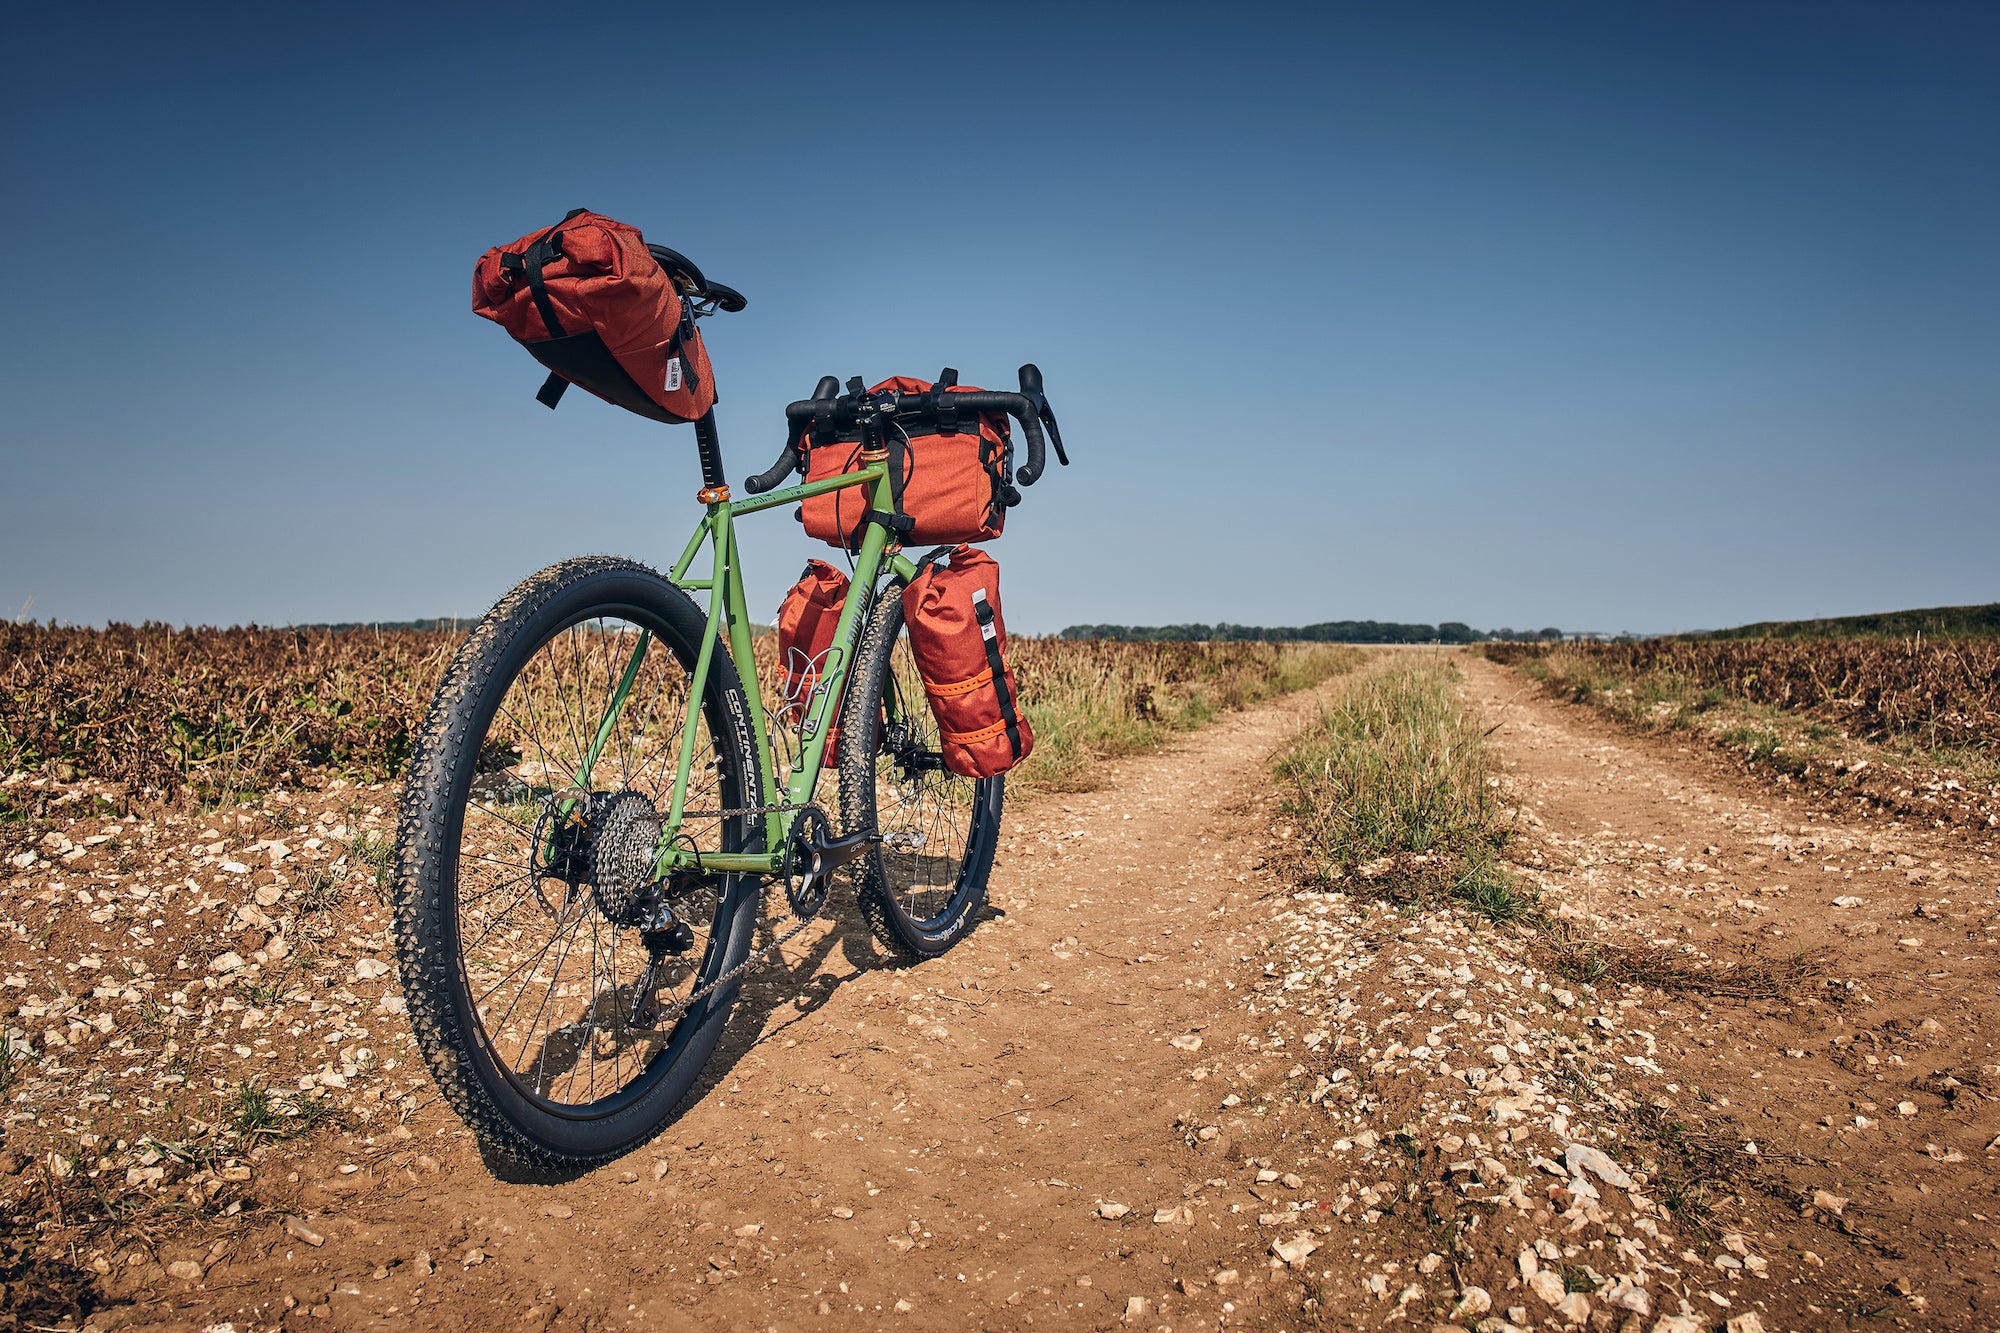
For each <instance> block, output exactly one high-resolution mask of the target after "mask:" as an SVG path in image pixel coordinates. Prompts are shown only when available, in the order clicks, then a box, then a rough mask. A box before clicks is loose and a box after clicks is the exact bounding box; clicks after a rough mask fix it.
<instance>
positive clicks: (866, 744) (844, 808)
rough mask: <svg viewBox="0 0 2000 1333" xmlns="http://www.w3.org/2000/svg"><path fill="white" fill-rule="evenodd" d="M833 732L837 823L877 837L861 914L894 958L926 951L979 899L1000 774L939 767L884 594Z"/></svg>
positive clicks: (917, 681)
mask: <svg viewBox="0 0 2000 1333" xmlns="http://www.w3.org/2000/svg"><path fill="white" fill-rule="evenodd" d="M841 729H842V734H841V757H840V811H841V821H842V823H843V825H844V826H845V827H846V828H847V829H849V830H856V829H864V828H873V829H874V830H876V831H877V832H878V833H880V834H881V835H882V841H881V842H880V843H879V844H876V845H875V846H873V847H871V848H869V850H868V852H867V853H866V854H865V855H864V856H863V857H862V858H861V859H860V860H859V861H857V862H856V863H855V879H856V886H857V889H858V891H859V896H860V901H861V910H862V914H863V915H864V916H866V917H867V918H868V925H869V927H870V928H871V929H872V930H873V931H874V932H875V937H876V938H877V939H879V940H881V941H882V943H883V945H884V946H885V947H886V948H887V949H888V950H889V951H890V952H891V953H892V954H895V955H896V956H897V957H899V958H902V959H905V960H908V961H916V960H919V959H924V958H935V957H937V956H938V955H939V954H941V953H943V952H944V951H945V950H947V949H949V948H951V946H952V945H954V944H956V943H958V942H959V941H960V940H962V939H964V938H965V937H966V935H968V934H969V933H971V930H972V926H973V922H974V920H975V918H976V917H977V915H978V911H979V908H980V907H981V906H982V905H983V904H984V903H985V901H986V881H987V878H988V877H989V876H990V875H991V874H992V872H993V852H994V848H995V846H996V845H997V844H998V843H999V840H1000V809H1001V804H1002V800H1003V798H1004V796H1005V792H1006V781H1007V780H1006V778H1005V777H992V778H978V779H974V778H966V777H961V776H959V775H958V774H956V773H953V772H952V771H950V770H949V769H947V768H946V767H945V766H944V763H943V760H942V758H941V756H940V751H939V746H938V730H937V721H936V719H935V718H933V717H932V716H931V711H930V704H929V701H928V700H927V699H926V698H925V696H924V686H923V680H922V678H921V677H920V676H919V675H918V674H917V665H916V662H915V660H914V659H913V658H912V657H911V656H910V647H909V639H908V636H906V635H905V634H904V633H903V601H902V598H900V597H897V596H895V595H893V592H892V594H891V595H888V596H885V597H883V598H882V599H881V600H880V601H879V602H878V603H877V604H876V606H875V607H874V608H873V610H872V611H871V612H870V614H869V617H868V624H867V627H866V630H865V633H864V637H863V639H862V646H861V651H860V655H859V656H858V657H857V659H856V660H855V664H854V677H853V683H852V684H851V685H850V686H849V687H848V695H847V705H846V708H845V710H844V712H843V717H842V721H841Z"/></svg>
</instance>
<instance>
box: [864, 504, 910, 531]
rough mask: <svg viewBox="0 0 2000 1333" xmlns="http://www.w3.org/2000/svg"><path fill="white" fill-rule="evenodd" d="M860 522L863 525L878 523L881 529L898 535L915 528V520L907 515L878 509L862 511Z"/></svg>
mask: <svg viewBox="0 0 2000 1333" xmlns="http://www.w3.org/2000/svg"><path fill="white" fill-rule="evenodd" d="M861 521H862V522H863V523H880V524H881V525H882V526H883V527H885V528H889V529H891V530H892V531H895V532H899V533H905V532H908V531H909V530H910V529H912V528H914V527H916V526H917V520H915V519H914V518H911V517H910V516H909V515H908V514H891V513H886V512H884V511H883V510H880V509H864V510H862V511H861Z"/></svg>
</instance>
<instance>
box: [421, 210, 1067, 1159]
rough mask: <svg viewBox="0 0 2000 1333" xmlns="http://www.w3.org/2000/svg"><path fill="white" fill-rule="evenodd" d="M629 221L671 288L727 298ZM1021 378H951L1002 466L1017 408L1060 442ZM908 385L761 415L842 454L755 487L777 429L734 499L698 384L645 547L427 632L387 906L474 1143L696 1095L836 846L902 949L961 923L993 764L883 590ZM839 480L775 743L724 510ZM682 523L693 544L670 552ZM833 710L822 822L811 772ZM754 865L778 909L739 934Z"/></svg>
mask: <svg viewBox="0 0 2000 1333" xmlns="http://www.w3.org/2000/svg"><path fill="white" fill-rule="evenodd" d="M650 248H651V249H652V251H653V253H654V255H655V257H656V258H659V259H660V261H661V263H662V265H663V266H664V267H666V269H667V271H668V272H669V274H670V275H671V276H672V277H673V279H674V281H675V282H676V284H677V285H678V286H679V287H680V289H681V290H682V291H683V293H684V294H685V295H686V296H687V297H688V299H689V301H690V303H691V305H692V309H693V311H694V313H695V314H696V315H697V316H698V317H704V318H705V317H707V316H708V315H711V314H714V313H715V312H716V311H717V310H718V309H720V310H724V311H734V310H740V309H742V308H743V306H744V304H745V303H744V300H743V298H742V296H741V295H740V294H739V293H737V292H735V291H733V290H731V289H729V288H727V287H724V286H722V285H721V284H719V283H711V282H709V281H708V280H707V279H706V278H705V277H704V276H703V275H702V274H701V272H700V270H699V269H697V268H695V266H694V265H693V264H692V263H690V262H688V261H687V260H686V259H685V258H684V257H682V256H680V255H677V254H675V253H674V252H672V251H670V250H666V249H665V248H664V247H658V246H655V247H650ZM1020 382H1021V392H1020V393H1018V394H1014V393H985V392H981V393H965V394H955V395H954V396H953V401H954V403H955V404H956V405H958V406H959V407H961V408H963V409H966V410H968V411H974V412H978V411H986V412H994V413H1000V412H1004V413H1006V414H1008V415H1011V416H1013V417H1014V418H1015V419H1016V420H1018V421H1019V422H1020V423H1021V425H1022V429H1023V434H1024V435H1025V438H1026V443H1027V450H1028V461H1027V462H1026V463H1025V464H1024V465H1023V466H1022V467H1021V468H1020V470H1019V472H1018V474H1016V475H1017V477H1018V480H1019V482H1020V483H1021V484H1022V485H1029V484H1032V483H1033V482H1034V481H1035V480H1036V479H1037V478H1038V477H1039V476H1040V475H1041V473H1042V471H1043V466H1044V461H1045V460H1044V444H1043V435H1042V426H1043V425H1044V424H1046V425H1047V426H1048V427H1049V429H1050V433H1051V435H1052V437H1053V438H1054V440H1055V444H1056V451H1057V455H1058V458H1059V459H1060V460H1061V461H1062V462H1064V463H1067V462H1068V458H1067V457H1066V456H1065V455H1064V454H1063V451H1062V442H1061V436H1060V434H1059V433H1057V432H1056V431H1055V422H1054V417H1053V415H1052V414H1051V413H1050V411H1049V408H1048V404H1047V400H1046V398H1044V397H1043V395H1042V391H1041V376H1040V373H1039V372H1038V371H1037V370H1036V369H1035V367H1033V366H1032V365H1030V366H1024V367H1022V368H1021V372H1020ZM916 397H919V396H912V395H896V394H884V395H870V394H868V393H866V392H865V391H863V390H862V388H861V382H860V381H859V380H855V381H852V382H851V383H850V385H849V389H848V392H847V393H844V394H843V393H840V392H839V385H838V383H837V381H835V380H833V379H832V378H831V377H828V378H827V379H824V380H822V381H821V382H820V386H819V388H818V390H817V391H816V392H815V394H814V396H813V397H812V398H811V399H808V400H805V401H802V402H798V403H793V404H791V405H790V406H789V407H787V409H786V417H787V421H788V423H792V425H793V428H794V430H796V429H797V423H800V422H802V421H804V420H806V419H808V418H814V417H817V419H818V420H820V421H823V422H825V421H831V422H834V423H836V424H838V425H839V426H841V427H843V428H845V429H849V430H858V431H859V432H860V436H861V460H860V461H861V462H862V463H863V464H864V465H863V466H862V467H860V468H859V470H857V471H853V472H849V473H846V474H844V475H841V476H838V477H834V478H831V479H827V480H822V481H818V482H808V483H806V484H803V485H796V486H791V487H789V488H786V489H778V487H779V486H780V484H781V483H782V482H784V481H785V479H786V478H787V477H788V476H789V475H790V474H791V473H792V472H793V471H794V470H803V464H802V462H801V457H802V453H801V452H800V451H795V450H794V447H793V444H792V442H791V440H790V439H788V441H787V446H786V452H785V453H784V454H782V455H781V456H780V458H779V460H778V462H777V463H775V464H773V466H772V467H771V468H769V469H767V470H766V471H765V472H763V473H761V474H759V475H757V476H755V477H752V478H749V479H748V480H747V481H746V482H745V489H746V490H747V491H748V492H749V493H750V495H751V496H753V497H756V498H751V499H743V500H733V499H732V498H731V495H730V489H729V485H728V483H727V480H726V477H725V473H724V471H723V465H722V455H721V448H720V444H719V441H718V436H717V431H716V424H715V416H714V412H713V410H711V411H709V412H708V413H707V415H705V416H703V417H701V418H700V419H699V420H697V421H695V422H694V427H695V442H696V447H697V451H698V455H699V458H700V464H701V477H702V487H701V490H700V491H699V492H698V493H697V499H698V501H699V502H700V503H701V504H702V505H703V506H704V514H703V517H702V519H701V521H700V523H699V524H698V525H697V526H696V529H695V531H694V533H693V535H692V536H691V537H690V538H689V539H688V542H687V545H686V548H685V549H684V550H683V552H682V553H681V556H680V558H679V559H678V560H677V561H676V562H675V564H674V566H673V568H672V570H671V571H670V572H669V573H668V574H666V575H664V576H663V575H661V574H659V573H657V572H655V571H654V570H652V569H649V568H647V567H646V566H644V565H641V564H638V563H636V562H633V561H629V560H623V559H617V558H612V557H582V558H578V559H573V560H566V561H563V562H561V563H559V564H556V565H553V566H551V567H549V568H548V569H545V570H543V571H541V572H540V573H538V574H536V575H534V576H532V577H531V578H529V579H527V580H526V581H525V582H523V583H521V584H520V585H518V586H517V587H515V588H514V589H513V590H512V591H511V592H509V593H508V594H507V595H506V596H505V597H503V598H501V599H500V601H499V602H498V603H496V604H495V605H494V607H493V609H492V610H491V611H489V612H488V613H487V615H486V616H485V618H484V619H482V620H481V621H480V622H479V624H478V625H477V626H476V627H475V628H474V629H473V631H472V633H471V635H470V636H469V637H468V638H467V640H466V641H465V643H464V644H463V645H462V646H461V647H460V649H459V650H458V652H457V654H456V656H455V657H454V658H453V659H452V662H451V664H450V666H449V668H448V669H447V670H446V672H445V675H444V678H443V680H442V681H441V683H440V684H439V686H438V690H437V693H436V695H435V697H434V698H433V701H432V703H431V706H430V709H429V712H428V713H427V715H426V717H425V720H424V724H423V727H422V730H421V732H420V735H419V737H418V740H417V743H416V746H415V752H414V755H413V757H412V760H411V764H410V772H409V777H408V780H407V783H406V785H405V788H404V793H403V799H402V804H401V809H400V814H399V820H398V830H397V859H396V876H395V895H394V897H395V913H394V916H395V929H396V939H397V949H398V953H399V956H400V961H401V964H402V977H403V983H404V995H405V1000H406V1003H407V1005H408V1009H409V1016H410V1020H411V1024H412V1026H413V1027H414V1029H415V1032H416V1036H417V1040H418V1044H419V1047H420V1048H421V1049H422V1051H423V1054H424V1057H425V1059H426V1060H427V1062H428V1063H429V1065H430V1068H431V1071H432V1074H433V1076H434V1077H435V1079H436V1081H437V1084H438V1086H439V1088H440V1089H441V1091H442V1092H443V1094H444V1096H445V1099H446V1101H447V1102H448V1103H449V1104H450V1105H451V1107H452V1108H453V1110H455V1111H456V1112H457V1113H458V1115H459V1116H460V1117H461V1118H462V1119H463V1120H464V1121H465V1122H466V1123H467V1124H468V1125H470V1126H471V1128H472V1129H473V1130H474V1131H475V1133H476V1134H477V1136H478V1138H479V1140H480V1141H481V1143H482V1145H483V1146H484V1148H485V1149H486V1150H487V1153H488V1155H489V1158H495V1159H498V1160H499V1161H500V1162H501V1163H505V1164H508V1165H511V1166H512V1167H513V1168H515V1169H517V1170H519V1171H522V1172H525V1173H527V1174H529V1175H531V1176H547V1175H549V1174H551V1173H562V1172H572V1171H576V1170H580V1169H584V1168H588V1167H590V1166H594V1165H597V1164H600V1163H603V1162H606V1161H610V1160H612V1159H614V1158H617V1157H619V1156H621V1155H623V1154H625V1153H627V1152H630V1151H631V1150H633V1149H634V1148H637V1147H638V1146H640V1145H641V1144H643V1143H645V1142H647V1141H648V1140H649V1139H651V1138H652V1137H653V1136H654V1135H655V1134H656V1133H657V1132H658V1131H659V1129H660V1128H661V1127H662V1126H663V1125H665V1124H666V1123H667V1121H668V1120H669V1119H671V1118H672V1116H673V1115H674V1114H675V1113H676V1111H677V1110H678V1109H679V1108H680V1107H681V1106H682V1104H683V1103H684V1102H685V1101H687V1100H689V1099H690V1098H691V1096H692V1095H693V1092H694V1090H695V1087H696V1082H697V1080H698V1078H699V1076H700V1074H701V1070H702V1068H703V1066H704V1064H705V1063H706V1062H707V1060H708V1058H709V1056H710V1055H711V1054H712V1053H713V1051H714V1049H715V1046H716V1043H717V1041H718V1040H719V1038H720V1037H721V1035H722V1030H723V1027H724V1025H725V1023H726V1021H727V1019H728V1016H729V1013H730V1010H731V1008H732V1006H733V1004H734V1002H735V1000H736V997H737V992H738V989H739V987H740V985H741V981H742V978H743V976H744V975H745V973H746V972H748V970H749V969H750V968H751V967H752V966H753V965H754V964H755V963H756V962H757V961H758V960H759V959H761V958H763V957H766V956H768V955H769V954H770V953H772V952H774V951H775V950H776V949H777V948H778V947H779V946H780V945H782V944H783V943H785V942H786V941H787V940H788V939H790V938H792V936H794V935H796V934H797V933H798V931H800V930H802V929H804V928H805V926H806V925H807V924H809V923H810V922H811V921H812V920H813V919H814V918H815V917H816V915H817V914H818V913H819V912H820V911H821V909H822V908H823V907H824V905H825V902H826V899H827V896H828V892H829V888H830V884H831V881H832V877H833V875H834V872H835V871H836V870H837V869H839V868H841V867H843V866H851V867H852V869H851V870H850V872H849V873H850V874H851V875H852V877H853V879H854V882H855V887H856V890H857V894H858V898H859V902H860V906H861V909H862V913H863V915H864V916H865V918H866V919H867V921H868V924H869V926H870V928H871V929H872V931H873V933H874V934H875V936H876V937H877V938H878V939H879V940H880V941H881V943H882V944H883V946H885V948H886V949H887V950H888V951H889V952H890V953H891V954H892V955H893V956H895V957H897V958H899V959H902V960H921V959H924V958H930V957H935V956H937V955H939V954H941V953H943V952H944V951H945V950H947V949H949V948H951V947H952V946H953V945H954V944H956V943H957V942H958V941H959V940H961V939H963V938H964V937H965V936H966V934H968V933H969V932H970V930H971V929H972V926H973V923H974V920H975V917H976V915H977V913H978V910H979V908H980V906H981V905H982V904H983V903H984V901H985V894H986V884H987V879H988V876H989V874H990V872H991V869H992V864H993V854H994V848H995V845H996V843H997V841H998V837H999V832H1000V819H1001V809H1002V804H1003V801H1004V795H1005V778H1004V777H993V778H987V779H981V780H977V781H974V780H971V779H966V778H961V777H958V776H956V775H954V774H952V773H951V772H949V771H948V770H947V769H946V768H945V767H944V765H943V764H942V762H941V761H940V757H939V749H938V738H937V734H936V729H935V724H934V723H933V722H932V719H931V716H930V713H929V710H928V708H927V706H926V702H925V697H924V694H923V689H922V686H921V682H920V681H919V680H918V677H917V673H916V670H915V667H914V665H913V664H912V663H911V662H910V660H909V652H908V648H907V645H906V641H905V640H904V639H903V636H902V617H903V609H902V599H901V598H900V596H897V595H894V594H895V593H896V591H897V590H898V589H899V588H900V586H901V585H902V584H903V583H905V582H906V581H907V580H909V579H910V578H912V577H913V576H914V574H915V571H916V565H915V564H914V563H913V562H912V561H911V560H910V559H909V558H908V557H907V556H905V555H904V554H903V553H902V552H901V550H900V548H899V547H898V546H897V545H896V543H895V542H894V537H895V532H896V530H895V527H894V520H895V512H896V503H895V501H896V493H895V489H894V486H893V484H892V477H891V467H890V455H891V452H892V450H891V448H890V445H891V444H892V443H893V436H894V431H895V419H896V413H897V412H898V411H901V410H905V409H912V410H914V408H915V407H916V403H915V398H916ZM848 487H865V488H867V490H866V491H865V495H866V498H867V502H868V505H869V515H868V520H867V522H866V524H865V527H864V529H863V532H862V537H861V541H860V543H859V548H858V549H857V550H855V551H854V552H853V568H854V573H853V585H852V586H853V591H852V592H851V593H850V594H849V596H848V598H847V601H846V604H845V605H844V607H843V608H842V611H841V615H840V618H839V622H838V627H837V629H836V632H835V637H834V643H833V646H832V648H831V649H829V650H828V653H827V657H826V660H825V662H824V663H822V664H821V667H820V670H819V673H818V678H817V683H816V684H815V686H814V688H813V689H812V692H811V694H810V697H809V698H807V699H805V700H802V701H799V703H798V706H797V708H796V711H797V713H798V714H799V720H798V722H797V724H796V740H797V745H796V753H795V754H793V755H792V756H791V758H790V761H789V763H788V764H786V765H784V766H783V771H781V765H780V763H779V756H778V753H777V751H776V750H775V749H774V746H773V740H772V736H773V729H772V726H771V719H770V717H769V716H768V715H767V712H766V709H765V706H764V701H763V697H762V693H761V691H760V690H759V689H758V688H755V686H756V670H755V665H756V664H755V660H754V654H753V645H752V635H751V623H750V617H749V614H748V611H747V607H746V601H745V595H744V589H743V583H742V579H741V573H740V561H739V558H738V551H739V548H738V542H737V534H736V522H737V520H738V519H740V518H742V517H745V516H747V515H749V514H754V513H758V512H761V511H765V510H770V509H776V508H779V507H781V506H786V505H791V504H795V503H797V502H799V501H801V500H803V499H804V498H806V497H807V496H811V495H817V494H822V493H825V492H828V491H832V490H838V489H843V488H848ZM1015 494H1016V497H1018V493H1015ZM704 546H707V547H709V548H710V551H711V564H710V569H709V572H708V573H707V575H706V577H696V576H692V575H691V573H690V571H691V570H693V569H694V566H695V561H696V558H697V556H698V555H699V554H700V552H701V550H702V548H703V547H704ZM878 585H879V586H878ZM698 592H705V593H706V594H707V597H708V604H707V606H706V607H705V608H704V607H703V606H701V605H700V604H699V603H698V602H697V601H696V600H695V598H694V596H693V594H694V593H698ZM746 675H747V676H748V678H749V680H750V683H751V686H752V687H751V688H747V689H746V688H745V677H746ZM843 701H844V702H843ZM836 709H838V710H839V711H838V716H837V718H836ZM836 720H837V721H838V723H839V731H840V741H839V745H838V748H837V751H836V754H835V760H836V765H837V768H838V772H839V792H840V823H841V829H842V830H843V831H842V832H841V833H840V834H838V835H836V834H835V832H834V830H833V827H832V821H831V819H830V818H829V817H828V816H827V814H826V812H825V811H824V810H822V809H821V808H820V806H819V805H817V804H816V803H815V800H814V798H815V795H816V793H817V790H818V785H819V779H820V777H821V773H822V768H823V765H824V763H825V760H826V758H827V751H828V747H829V743H830V734H831V733H832V731H833V730H834V728H833V727H832V726H831V725H830V724H831V723H833V722H834V721H836ZM770 881H776V882H779V883H782V884H783V886H784V890H785V900H786V904H787V906H788V907H789V909H790V911H791V913H792V914H793V916H794V918H795V920H794V922H793V924H792V925H791V926H790V927H789V928H788V929H787V930H786V931H784V932H782V933H778V934H776V935H775V937H774V938H772V939H771V940H770V941H769V942H767V943H766V944H764V945H763V946H762V947H761V948H756V949H754V950H753V945H754V944H755V941H754V938H753V937H754V936H755V934H756V931H757V928H758V917H759V904H760V901H761V900H762V897H763V894H764V892H765V885H766V884H767V882H770Z"/></svg>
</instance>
